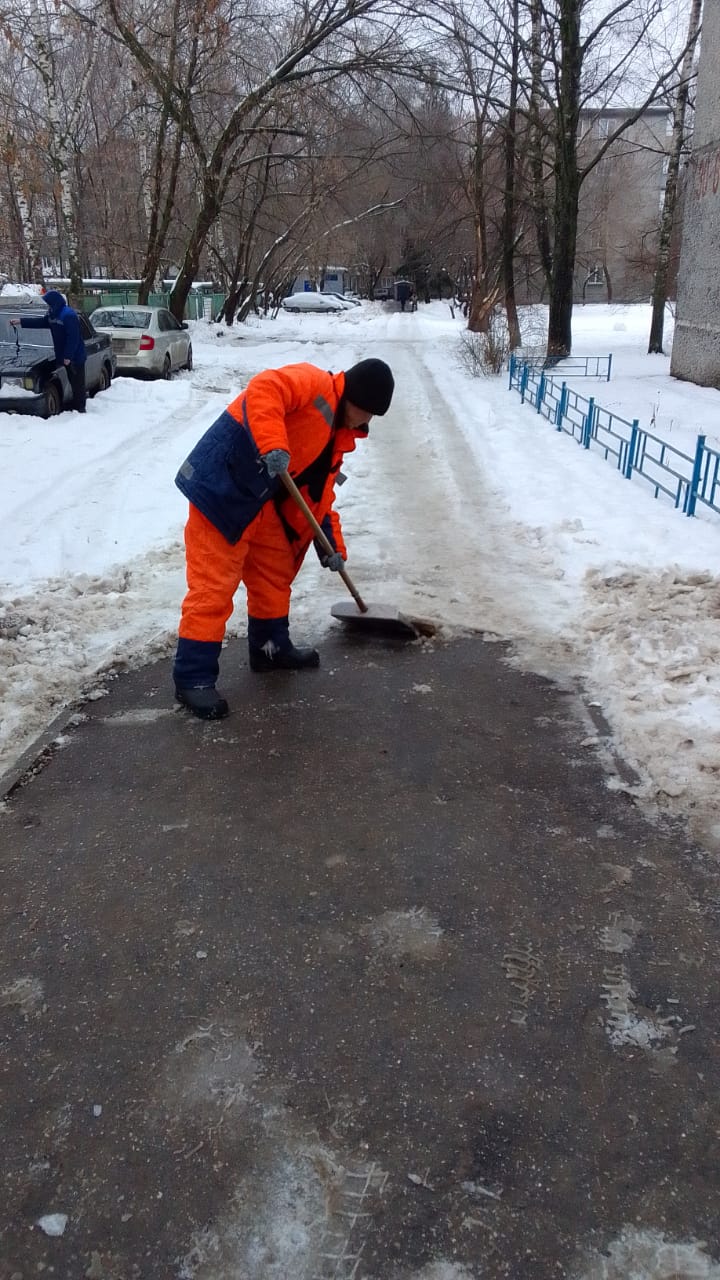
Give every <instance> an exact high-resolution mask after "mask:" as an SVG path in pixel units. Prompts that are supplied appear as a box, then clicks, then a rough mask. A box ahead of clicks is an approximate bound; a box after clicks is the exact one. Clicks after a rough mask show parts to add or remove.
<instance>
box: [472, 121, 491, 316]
mask: <svg viewBox="0 0 720 1280" xmlns="http://www.w3.org/2000/svg"><path fill="white" fill-rule="evenodd" d="M476 130H477V132H476V138H475V154H474V157H473V179H472V200H473V216H474V221H475V270H474V272H473V279H472V287H471V291H470V304H469V307H468V322H467V327H468V329H469V330H470V332H471V333H487V332H488V330H489V328H490V313H489V312H488V311H487V310H486V308H485V307H484V305H483V304H484V302H485V294H486V292H487V223H486V220H485V152H484V147H483V137H482V128H481V125H480V123H479V122H477V121H476Z"/></svg>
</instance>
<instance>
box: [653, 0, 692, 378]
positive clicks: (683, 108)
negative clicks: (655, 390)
mask: <svg viewBox="0 0 720 1280" xmlns="http://www.w3.org/2000/svg"><path fill="white" fill-rule="evenodd" d="M701 15H702V0H691V5H690V16H689V19H688V32H687V41H686V45H685V54H684V56H683V60H682V67H681V70H680V83H679V84H678V87H677V93H676V95H675V106H674V109H673V126H672V140H671V143H670V149H669V152H668V161H667V179H666V182H665V196H664V199H663V208H662V218H661V222H660V238H659V242H658V249H657V265H656V267H655V281H654V286H653V298H652V306H653V310H652V321H651V324H650V341H649V344H648V352H649V353H650V354H652V353H657V354H660V355H661V354H662V350H663V334H664V329H665V304H666V302H667V282H668V268H669V264H670V244H671V240H672V233H673V225H674V222H675V208H676V205H677V194H678V176H679V173H680V160H681V157H682V153H683V147H684V146H685V143H686V131H685V120H686V116H687V107H688V97H689V94H690V85H691V82H692V79H693V74H694V72H693V65H694V59H695V48H696V45H697V40H698V36H699V34H700V19H701Z"/></svg>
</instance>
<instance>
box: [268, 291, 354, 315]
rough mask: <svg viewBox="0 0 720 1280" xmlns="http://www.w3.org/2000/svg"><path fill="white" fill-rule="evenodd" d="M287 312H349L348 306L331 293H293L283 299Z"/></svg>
mask: <svg viewBox="0 0 720 1280" xmlns="http://www.w3.org/2000/svg"><path fill="white" fill-rule="evenodd" d="M282 306H283V308H284V309H285V311H347V309H348V308H347V306H346V305H345V303H344V302H341V301H340V299H339V298H334V297H332V295H331V294H329V293H291V294H290V297H289V298H283V300H282Z"/></svg>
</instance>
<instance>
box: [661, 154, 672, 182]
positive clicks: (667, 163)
mask: <svg viewBox="0 0 720 1280" xmlns="http://www.w3.org/2000/svg"><path fill="white" fill-rule="evenodd" d="M669 169H670V157H669V156H665V158H664V159H663V167H662V171H663V177H666V176H667V174H668V172H669Z"/></svg>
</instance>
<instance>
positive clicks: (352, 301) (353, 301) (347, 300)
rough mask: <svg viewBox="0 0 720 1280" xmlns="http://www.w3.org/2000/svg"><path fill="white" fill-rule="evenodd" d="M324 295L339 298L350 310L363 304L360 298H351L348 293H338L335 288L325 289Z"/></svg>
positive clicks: (324, 296)
mask: <svg viewBox="0 0 720 1280" xmlns="http://www.w3.org/2000/svg"><path fill="white" fill-rule="evenodd" d="M322 296H323V298H337V300H338V302H341V303H342V305H343V307H345V308H346V309H347V310H348V311H352V309H353V307H359V306H360V305H361V303H360V299H359V298H354V297H352V298H351V297H350V295H349V294H347V293H336V292H335V290H334V289H323V293H322Z"/></svg>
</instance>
